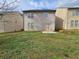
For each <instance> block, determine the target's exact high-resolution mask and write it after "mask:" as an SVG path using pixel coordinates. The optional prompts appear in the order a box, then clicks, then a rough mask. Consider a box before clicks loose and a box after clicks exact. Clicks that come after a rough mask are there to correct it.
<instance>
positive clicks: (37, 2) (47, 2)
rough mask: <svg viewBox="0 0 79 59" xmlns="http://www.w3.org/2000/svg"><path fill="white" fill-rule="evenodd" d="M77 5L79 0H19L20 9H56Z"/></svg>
mask: <svg viewBox="0 0 79 59" xmlns="http://www.w3.org/2000/svg"><path fill="white" fill-rule="evenodd" d="M62 6H64V7H71V6H72V7H78V6H79V0H21V1H20V10H30V9H56V8H57V7H62Z"/></svg>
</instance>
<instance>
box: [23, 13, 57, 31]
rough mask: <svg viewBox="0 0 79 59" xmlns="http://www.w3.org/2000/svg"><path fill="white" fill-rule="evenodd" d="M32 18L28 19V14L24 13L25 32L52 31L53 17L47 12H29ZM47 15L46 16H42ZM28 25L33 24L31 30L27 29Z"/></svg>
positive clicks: (53, 28) (53, 26)
mask: <svg viewBox="0 0 79 59" xmlns="http://www.w3.org/2000/svg"><path fill="white" fill-rule="evenodd" d="M31 13H33V16H34V17H33V18H28V15H29V13H24V30H25V31H54V30H55V15H54V13H49V12H35V13H34V12H31ZM45 13H47V14H48V15H44V14H45ZM28 23H33V28H31V29H29V26H28Z"/></svg>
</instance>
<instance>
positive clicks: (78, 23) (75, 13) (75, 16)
mask: <svg viewBox="0 0 79 59" xmlns="http://www.w3.org/2000/svg"><path fill="white" fill-rule="evenodd" d="M59 29H65V30H71V29H79V7H59V8H57V10H56V30H59Z"/></svg>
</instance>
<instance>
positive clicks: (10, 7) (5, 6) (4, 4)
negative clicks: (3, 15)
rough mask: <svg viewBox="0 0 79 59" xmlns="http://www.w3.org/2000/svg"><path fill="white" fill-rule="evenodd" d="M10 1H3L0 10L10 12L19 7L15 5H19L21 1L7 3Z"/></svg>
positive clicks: (0, 2) (0, 3)
mask: <svg viewBox="0 0 79 59" xmlns="http://www.w3.org/2000/svg"><path fill="white" fill-rule="evenodd" d="M7 1H8V0H2V1H0V10H3V11H8V10H14V9H16V8H17V7H18V6H17V5H16V6H14V3H17V2H18V1H19V0H14V1H12V2H9V3H7Z"/></svg>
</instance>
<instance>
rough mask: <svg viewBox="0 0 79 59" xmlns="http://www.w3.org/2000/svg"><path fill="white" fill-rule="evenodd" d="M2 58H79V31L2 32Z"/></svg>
mask: <svg viewBox="0 0 79 59" xmlns="http://www.w3.org/2000/svg"><path fill="white" fill-rule="evenodd" d="M0 59H79V32H72V33H56V34H43V33H41V32H15V33H1V34H0Z"/></svg>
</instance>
